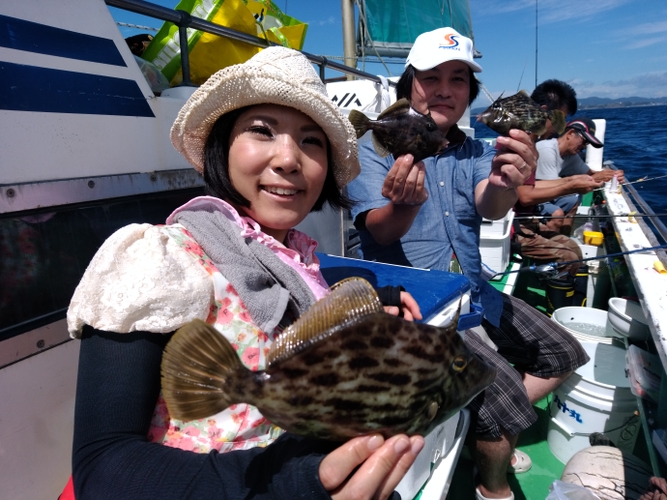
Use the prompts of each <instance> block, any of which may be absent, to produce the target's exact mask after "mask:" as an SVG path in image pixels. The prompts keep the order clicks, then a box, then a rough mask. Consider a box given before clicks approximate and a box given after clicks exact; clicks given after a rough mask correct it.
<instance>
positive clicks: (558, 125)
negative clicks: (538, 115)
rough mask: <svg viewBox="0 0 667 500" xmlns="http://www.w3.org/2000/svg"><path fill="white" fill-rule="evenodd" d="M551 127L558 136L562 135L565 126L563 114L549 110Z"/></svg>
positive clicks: (559, 111)
mask: <svg viewBox="0 0 667 500" xmlns="http://www.w3.org/2000/svg"><path fill="white" fill-rule="evenodd" d="M551 125H552V126H553V128H554V130H555V131H556V132H558V135H560V134H562V133H563V131H564V130H565V125H566V122H565V113H563V112H562V111H561V110H559V109H554V110H551Z"/></svg>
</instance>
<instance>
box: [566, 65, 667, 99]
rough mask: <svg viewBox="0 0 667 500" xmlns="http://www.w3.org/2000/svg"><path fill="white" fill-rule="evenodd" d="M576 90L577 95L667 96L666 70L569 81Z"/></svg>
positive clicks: (615, 96)
mask: <svg viewBox="0 0 667 500" xmlns="http://www.w3.org/2000/svg"><path fill="white" fill-rule="evenodd" d="M569 83H570V84H571V85H572V86H573V87H574V88H575V89H576V90H577V97H581V98H583V97H592V96H596V97H609V98H611V99H616V98H620V97H634V96H639V97H667V71H663V72H653V73H644V74H642V75H638V76H635V77H632V78H627V79H622V80H607V81H604V82H599V83H598V82H592V81H583V80H576V79H575V80H573V81H571V82H569Z"/></svg>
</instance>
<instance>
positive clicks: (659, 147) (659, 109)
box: [471, 105, 667, 225]
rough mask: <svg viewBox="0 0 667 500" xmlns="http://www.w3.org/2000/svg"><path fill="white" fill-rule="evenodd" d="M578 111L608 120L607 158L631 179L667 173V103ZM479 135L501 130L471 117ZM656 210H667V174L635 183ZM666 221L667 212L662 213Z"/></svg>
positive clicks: (661, 211) (662, 219)
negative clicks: (493, 128) (496, 129)
mask: <svg viewBox="0 0 667 500" xmlns="http://www.w3.org/2000/svg"><path fill="white" fill-rule="evenodd" d="M577 115H583V116H587V117H589V118H595V119H598V118H602V119H605V120H606V121H607V129H606V132H605V138H604V153H603V159H604V161H607V160H612V161H613V162H614V165H615V166H616V168H620V169H622V170H623V171H624V173H625V179H626V181H628V182H631V181H635V180H638V179H640V178H642V177H648V178H649V179H651V178H654V177H658V176H661V175H666V174H667V105H662V106H637V107H626V108H599V109H583V110H580V111H579V112H578V113H577ZM471 122H472V123H471V126H472V127H473V128H474V129H475V136H476V137H492V136H493V137H495V136H497V135H498V134H496V133H495V132H493V131H492V130H491V129H489V128H488V127H486V126H485V125H482V124H481V123H479V122H477V121H476V120H475V117H474V116H473V117H471ZM633 186H634V187H635V188H636V189H637V191H638V192H639V194H640V195H641V196H642V198H644V200H645V201H646V202H647V203H648V204H649V205H650V206H651V208H652V209H653V211H654V212H655V213H657V214H658V213H659V214H667V177H664V178H662V179H656V180H654V181H650V180H648V181H646V182H639V183H636V184H633ZM660 220H661V221H662V222H663V224H665V225H667V216H665V217H661V218H660Z"/></svg>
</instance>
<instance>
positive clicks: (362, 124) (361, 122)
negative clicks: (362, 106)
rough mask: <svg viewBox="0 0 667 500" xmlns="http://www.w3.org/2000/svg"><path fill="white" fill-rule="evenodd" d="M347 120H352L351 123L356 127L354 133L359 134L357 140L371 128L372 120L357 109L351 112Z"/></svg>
mask: <svg viewBox="0 0 667 500" xmlns="http://www.w3.org/2000/svg"><path fill="white" fill-rule="evenodd" d="M347 119H348V120H350V123H351V124H352V126H353V127H354V131H355V132H356V133H357V139H359V138H360V137H361V136H362V135H364V134H365V133H366V132H367V131H368V129H369V128H370V127H369V123H368V122H370V121H371V119H370V118H368V117H367V116H366V115H365V114H363V113H362V112H361V111H357V110H356V109H353V110H352V111H350V114H349V115H348V116H347Z"/></svg>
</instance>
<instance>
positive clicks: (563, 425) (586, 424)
mask: <svg viewBox="0 0 667 500" xmlns="http://www.w3.org/2000/svg"><path fill="white" fill-rule="evenodd" d="M581 345H582V346H583V347H584V349H585V350H586V352H587V353H588V355H589V356H590V358H591V360H590V361H589V362H588V363H586V364H585V365H584V366H582V367H580V368H578V369H577V370H576V371H575V372H574V373H573V374H572V375H571V376H570V377H568V378H567V379H566V380H565V381H564V382H563V383H562V384H561V385H560V386H559V387H558V388H557V389H556V390H555V391H554V392H553V394H552V401H551V403H550V410H549V411H550V415H551V419H550V420H549V425H548V431H547V444H548V445H549V449H550V450H551V453H553V454H554V456H555V457H556V458H557V459H558V460H560V461H561V462H563V463H567V461H568V460H569V459H570V458H571V457H572V456H573V455H574V454H575V453H576V452H578V451H580V450H583V449H584V448H586V447H588V446H590V444H589V440H588V436H589V435H590V434H592V433H593V432H603V433H604V434H605V435H606V436H607V437H609V439H611V440H612V442H613V443H614V444H615V445H616V446H617V447H618V448H619V449H621V450H623V451H625V452H628V453H632V450H633V448H634V446H635V441H636V440H637V435H638V433H639V428H640V424H641V422H640V420H639V418H638V417H637V416H636V415H635V412H636V411H637V399H636V397H635V396H634V395H633V394H632V392H631V391H630V381H629V380H628V379H627V378H626V376H625V349H624V348H622V347H619V346H617V345H612V344H602V343H600V342H582V343H581Z"/></svg>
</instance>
